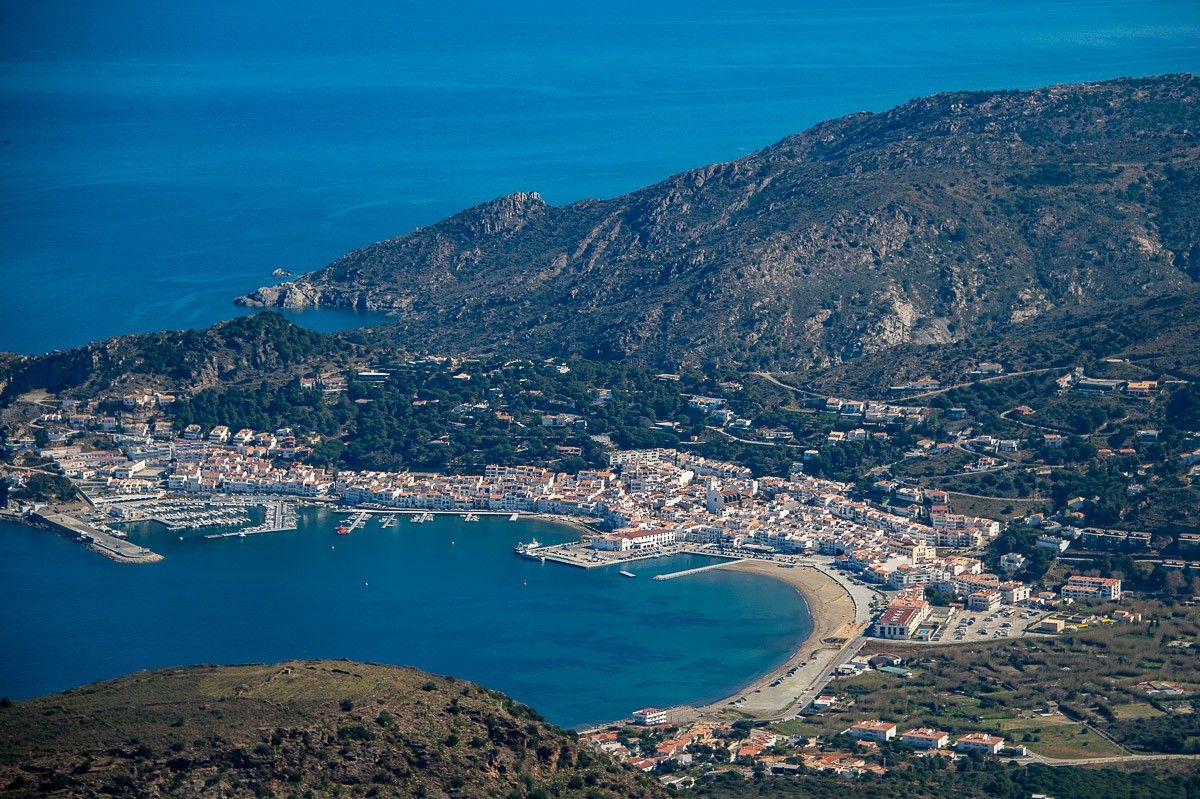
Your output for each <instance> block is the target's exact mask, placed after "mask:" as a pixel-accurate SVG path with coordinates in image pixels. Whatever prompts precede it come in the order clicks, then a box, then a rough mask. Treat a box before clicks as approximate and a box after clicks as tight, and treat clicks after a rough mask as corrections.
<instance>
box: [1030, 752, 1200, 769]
mask: <svg viewBox="0 0 1200 799" xmlns="http://www.w3.org/2000/svg"><path fill="white" fill-rule="evenodd" d="M1197 759H1200V755H1166V754H1142V755H1112V756H1111V757H1084V758H1079V759H1076V760H1063V759H1061V758H1057V757H1045V756H1044V755H1038V754H1034V753H1033V752H1030V753H1029V754H1028V755H1026V756H1025V757H1019V758H1017V760H1018V761H1019V762H1022V763H1041V764H1042V765H1044V766H1093V765H1105V764H1108V763H1132V762H1136V761H1139V760H1197Z"/></svg>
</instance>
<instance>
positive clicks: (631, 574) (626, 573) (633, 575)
mask: <svg viewBox="0 0 1200 799" xmlns="http://www.w3.org/2000/svg"><path fill="white" fill-rule="evenodd" d="M621 576H622V577H637V575H636V574H634V573H633V572H627V571H625V570H624V569H621Z"/></svg>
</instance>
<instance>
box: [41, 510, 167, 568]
mask: <svg viewBox="0 0 1200 799" xmlns="http://www.w3.org/2000/svg"><path fill="white" fill-rule="evenodd" d="M29 518H30V520H32V521H34V522H40V523H41V524H43V525H45V526H47V527H49V528H50V529H51V530H53V531H54V532H56V533H59V534H60V535H63V536H65V537H66V538H70V539H72V540H75V541H78V542H80V543H81V544H83V545H84V546H86V547H87V548H88V549H90V550H92V551H93V552H97V553H99V554H101V555H103V556H104V557H106V558H109V559H110V560H115V561H116V562H118V563H157V562H158V561H160V560H162V559H163V556H162V555H160V554H158V553H157V552H154V551H152V550H149V549H146V547H142V546H138V545H137V544H133V543H130V542H129V541H126V540H124V539H121V538H118V537H117V536H115V535H113V534H112V533H111V532H110V531H108V530H107V529H103V528H101V527H96V526H93V525H90V524H88V523H87V522H85V521H83V520H81V519H77V518H75V517H74V516H70V515H68V514H66V513H47V514H44V515H43V514H38V513H33V514H30V516H29Z"/></svg>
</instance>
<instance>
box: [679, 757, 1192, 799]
mask: <svg viewBox="0 0 1200 799" xmlns="http://www.w3.org/2000/svg"><path fill="white" fill-rule="evenodd" d="M1034 793H1043V794H1046V795H1048V796H1053V797H1055V799H1098V797H1106V798H1107V797H1114V798H1115V797H1121V799H1190V798H1191V797H1195V796H1200V769H1195V768H1192V769H1187V770H1179V771H1167V770H1161V769H1159V770H1153V769H1149V768H1145V767H1144V766H1142V767H1138V768H1135V769H1131V770H1128V771H1127V770H1118V769H1113V768H1095V769H1091V768H1050V767H1047V766H1041V765H1036V764H1035V765H1030V766H1025V767H1020V768H1013V767H1010V766H1006V765H1004V764H1001V763H999V762H996V761H994V760H983V759H979V760H974V759H971V760H964V761H961V762H959V763H958V764H955V765H947V764H944V763H942V762H940V761H938V760H937V759H936V758H933V759H931V760H926V761H918V762H914V763H912V764H910V765H902V766H899V767H895V768H893V769H892V770H891V771H890V772H889V773H888V775H887V776H886V777H881V778H865V779H860V780H847V779H846V778H844V777H834V776H827V775H820V774H805V775H802V776H800V777H769V776H759V777H755V778H751V779H743V778H741V777H739V776H738V775H736V774H728V775H727V776H726V777H723V778H720V779H714V780H706V781H705V782H703V783H701V784H700V786H699V788H698V790H696V791H695V792H691V793H690V795H694V796H698V797H712V799H726V798H727V797H728V798H729V799H733V798H734V797H737V799H742V797H762V798H763V799H788V797H796V799H801V797H803V799H944V798H945V797H956V799H957V797H964V798H965V799H975V798H976V797H978V798H979V799H984V797H986V798H987V799H1028V797H1029V796H1030V795H1031V794H1034ZM680 795H681V796H682V795H684V794H683V793H681V794H680Z"/></svg>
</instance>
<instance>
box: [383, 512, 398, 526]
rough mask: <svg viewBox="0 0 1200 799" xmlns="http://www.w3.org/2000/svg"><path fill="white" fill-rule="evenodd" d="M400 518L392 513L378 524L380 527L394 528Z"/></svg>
mask: <svg viewBox="0 0 1200 799" xmlns="http://www.w3.org/2000/svg"><path fill="white" fill-rule="evenodd" d="M399 518H400V514H399V513H392V514H389V515H387V516H384V517H383V521H381V522H380V523H379V526H380V527H395V526H396V522H397V520H398V519H399Z"/></svg>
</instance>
